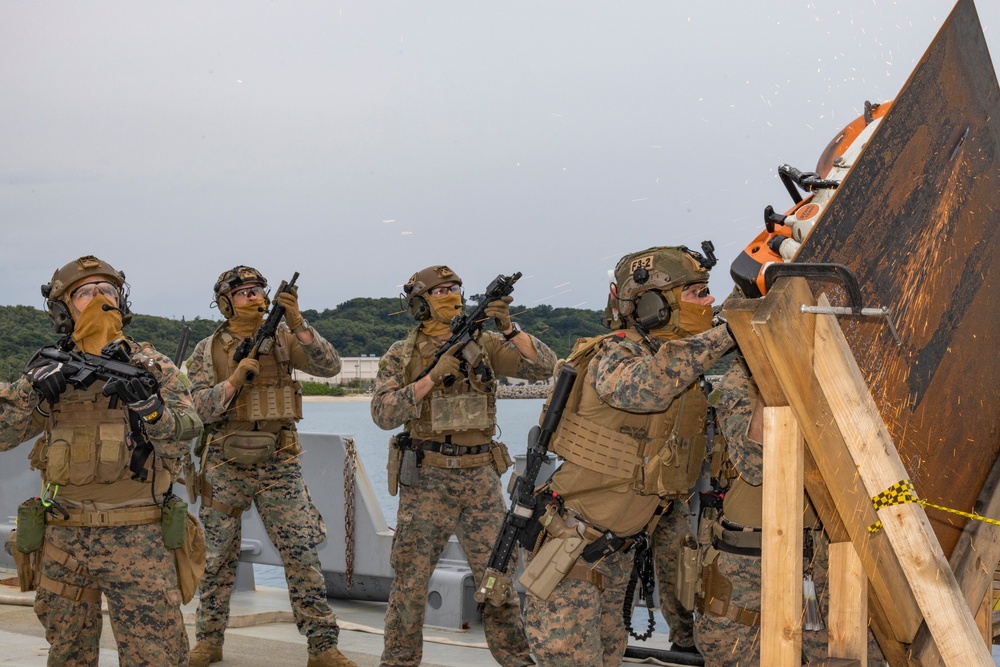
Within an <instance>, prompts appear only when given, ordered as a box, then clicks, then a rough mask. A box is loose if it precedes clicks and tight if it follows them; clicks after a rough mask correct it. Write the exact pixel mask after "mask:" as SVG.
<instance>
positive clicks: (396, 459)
mask: <svg viewBox="0 0 1000 667" xmlns="http://www.w3.org/2000/svg"><path fill="white" fill-rule="evenodd" d="M402 462H403V452H402V451H401V450H400V449H399V447H398V446H397V445H396V436H392V437H391V438H389V463H387V464H386V466H385V470H386V472H387V473H389V495H390V496H395V495H396V494H397V493H399V466H400V464H402Z"/></svg>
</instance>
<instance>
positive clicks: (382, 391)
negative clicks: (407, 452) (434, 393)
mask: <svg viewBox="0 0 1000 667" xmlns="http://www.w3.org/2000/svg"><path fill="white" fill-rule="evenodd" d="M521 335H522V336H523V335H528V337H529V338H531V342H532V344H533V345H534V346H535V355H536V357H535V361H533V362H532V361H528V360H527V359H525V358H524V357H522V356H521V354H520V353H519V352H518V351H517V348H516V347H514V345H512V344H510V343H507V342H506V341H504V339H503V336H501V335H500V334H498V333H494V332H493V331H483V332H481V334H480V339H479V345H480V347H481V348H482V349H483V352H484V353H486V354H487V355H488V356H489V359H490V365H491V366H492V367H493V370H494V372H496V374H497V375H505V376H508V377H515V378H521V379H522V380H527V381H528V382H537V381H545V380H548V379H550V378H551V377H552V369H553V368H554V367H555V363H556V353H555V352H553V351H552V349H551V348H550V347H549V346H548V345H546V344H545V343H543V342H542V341H540V340H538V339H537V338H535V337H534V336H532V335H531V334H528V332H527V331H525V332H522V334H521ZM423 337H424V336H423V334H420V335H419V338H418V340H420V339H422V338H423ZM404 347H405V345H404V341H402V340H398V341H396V342H395V343H393V344H392V345H391V346H390V347H389V350H388V351H387V352H386V353H385V354H384V355H383V356H382V359H381V360H380V361H379V365H378V375H377V376H376V377H375V393H374V396H373V397H372V419H373V420H374V421H375V424H376V425H377V426H378V427H379V428H382V429H385V430H389V429H393V428H397V427H399V426H402V425H403V424H405V423H406V422H408V421H410V420H413V419H417V418H418V417H420V411H421V410H422V409H423V402H421V403H417V402H416V401H414V400H413V385H412V384H409V383H408V382H407V379H406V369H405V368H404V367H403V353H404ZM416 354H417V352H416V351H414V355H416ZM421 370H422V369H421Z"/></svg>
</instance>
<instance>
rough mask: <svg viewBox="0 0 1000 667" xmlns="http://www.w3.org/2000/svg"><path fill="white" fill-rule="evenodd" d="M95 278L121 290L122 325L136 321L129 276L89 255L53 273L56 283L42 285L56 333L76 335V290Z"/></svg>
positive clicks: (52, 281)
mask: <svg viewBox="0 0 1000 667" xmlns="http://www.w3.org/2000/svg"><path fill="white" fill-rule="evenodd" d="M92 276H101V277H102V278H107V279H108V282H109V283H111V284H112V285H114V286H115V287H117V288H118V310H120V311H121V314H122V326H125V325H126V324H128V323H129V322H131V321H132V311H130V310H129V305H130V304H129V300H128V295H129V293H128V284H127V283H126V282H125V274H124V273H123V272H121V271H118V270H116V269H115V267H113V266H111V265H110V264H108V263H107V262H105V261H103V260H100V259H98V258H97V257H94V256H93V255H86V256H84V257H80V258H79V259H75V260H73V261H72V262H70V263H69V264H67V265H66V266H64V267H62V268H61V269H56V272H55V273H53V274H52V280H51V281H49V282H47V283H45V284H44V285H42V296H43V297H45V309H46V310H47V311H48V313H49V318H50V319H51V320H52V325H53V326H54V327H55V330H56V333H60V334H69V333H72V332H73V314H72V313H73V311H72V309H71V308H70V297H71V295H72V293H73V292H72V287H73V286H74V285H76V284H77V283H78V282H80V281H81V280H83V279H85V278H90V277H92Z"/></svg>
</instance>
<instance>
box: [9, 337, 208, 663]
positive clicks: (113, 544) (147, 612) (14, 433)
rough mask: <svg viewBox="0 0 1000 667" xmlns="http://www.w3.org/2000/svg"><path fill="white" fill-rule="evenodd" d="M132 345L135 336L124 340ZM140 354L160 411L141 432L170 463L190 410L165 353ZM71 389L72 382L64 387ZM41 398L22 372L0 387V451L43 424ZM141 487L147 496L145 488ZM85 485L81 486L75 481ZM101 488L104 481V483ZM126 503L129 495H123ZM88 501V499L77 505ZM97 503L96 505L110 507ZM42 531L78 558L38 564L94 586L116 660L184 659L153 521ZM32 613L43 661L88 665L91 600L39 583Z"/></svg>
mask: <svg viewBox="0 0 1000 667" xmlns="http://www.w3.org/2000/svg"><path fill="white" fill-rule="evenodd" d="M129 344H130V345H131V346H132V347H133V348H137V347H138V344H136V343H135V342H134V341H131V340H129ZM143 352H144V354H146V355H147V356H149V357H150V358H151V359H152V360H153V361H155V362H156V363H157V364H159V366H160V368H161V371H162V372H161V373H160V375H159V380H160V394H161V396H162V397H163V402H164V406H165V409H164V415H163V417H162V418H161V419H160V420H159V421H158V422H157V423H156V424H147V425H146V433H147V435H148V436H149V439H150V442H151V443H152V445H153V450H154V451H155V453H156V456H157V457H159V458H160V459H161V460H164V461H167V462H169V461H173V462H174V463H168V465H169V466H170V467H174V468H175V469H176V465H177V464H178V462H179V460H180V458H181V457H183V456H184V455H185V454H187V452H188V442H187V441H179V440H175V439H173V438H175V437H176V434H177V429H178V428H179V427H178V420H179V417H178V415H180V414H181V413H183V412H187V413H189V415H188V416H190V417H191V418H193V417H194V408H193V406H192V403H191V397H190V396H189V394H188V392H187V389H185V387H184V385H183V383H182V382H181V380H180V372H179V371H178V370H177V368H176V367H175V366H174V364H173V363H172V362H171V361H170V359H169V358H168V357H167V356H166V355H163V354H160V353H159V352H156V351H155V350H154V349H153V348H152V347H146V348H145V349H144V350H143ZM73 391H76V390H74V389H73V388H72V387H70V388H68V389H67V392H73ZM40 403H41V399H40V398H39V397H38V395H37V394H36V393H35V392H34V390H33V389H32V388H31V385H30V384H29V383H28V381H27V380H26V379H25V378H24V377H23V376H22V377H21V379H19V380H18V381H16V382H14V383H11V384H9V385H6V386H4V387H2V388H0V451H5V450H8V449H12V448H13V447H16V446H17V445H18V444H20V443H22V442H25V441H27V440H32V439H34V438H35V437H36V436H38V435H39V434H40V433H42V432H43V430H44V429H45V428H46V425H47V421H46V419H45V418H44V417H43V416H42V414H41V413H40V412H39V411H38V410H36V408H39V407H41V409H43V410H44V409H45V408H46V406H44V405H43V406H40ZM123 484H124V485H131V486H137V485H138V484H137V483H136V482H133V481H132V480H120V481H118V482H114V483H112V484H107V485H104V486H106V487H117V486H120V485H123ZM144 486H145V487H146V488H147V490H146V491H145V493H144V494H143V495H144V497H148V498H149V502H148V503H147V504H152V503H153V498H152V496H151V494H150V493H149V490H148V485H144ZM78 488H81V489H85V488H86V487H78ZM109 491H112V489H110V488H109ZM58 499H59V501H60V502H61V503H62V504H63V505H64V506H65V507H68V508H80V507H83V506H84V505H83V504H81V503H77V502H74V500H73V493H72V492H68V493H60V494H59V495H58ZM129 504H130V505H132V506H134V505H135V504H136V503H135V502H134V501H132V502H130V503H129ZM85 506H86V507H87V508H93V507H94V505H93V504H92V503H87V504H86V505H85ZM114 507H116V506H115V505H114V504H110V505H109V504H107V503H102V505H101V509H114ZM45 539H46V541H48V542H51V543H52V544H53V545H54V546H56V547H58V548H60V549H62V550H64V551H66V552H68V553H69V554H70V555H71V556H72V557H73V558H74V559H76V561H77V562H79V563H80V568H79V570H78V571H70V570H68V569H66V568H65V567H64V566H61V565H58V564H56V563H55V562H53V561H52V560H51V559H43V564H42V572H43V574H44V575H45V576H47V577H49V578H51V579H53V580H54V581H56V582H60V583H65V584H70V585H74V586H83V587H86V588H100V589H101V590H102V591H103V592H104V595H105V596H106V597H107V601H108V610H109V617H110V620H111V628H112V630H113V631H114V635H115V639H116V640H117V643H118V653H119V658H120V661H121V663H122V664H123V665H125V664H130V665H132V664H144V665H151V666H155V667H159V666H162V667H186V665H187V664H188V641H187V634H186V633H185V632H184V623H183V619H182V617H181V612H180V605H181V595H180V590H179V589H178V585H177V572H176V570H175V564H174V555H173V553H172V552H170V551H168V550H167V549H166V547H164V546H163V537H162V530H161V528H160V524H159V523H155V524H144V525H138V526H113V527H68V526H47V527H46V529H45ZM35 613H36V614H37V615H38V618H39V620H40V621H41V622H42V625H43V626H44V628H45V636H46V639H47V640H48V641H49V643H50V645H51V646H50V648H49V657H48V664H49V665H53V666H55V665H59V666H60V667H62V666H67V665H68V666H72V667H76V666H81V667H82V666H84V665H87V666H91V667H96V665H97V661H98V650H99V639H100V632H101V625H102V620H101V609H100V604H99V603H91V602H84V601H75V600H70V599H69V598H66V597H62V596H60V595H57V594H55V593H52V592H50V591H47V590H43V589H40V590H39V591H38V593H37V594H36V597H35Z"/></svg>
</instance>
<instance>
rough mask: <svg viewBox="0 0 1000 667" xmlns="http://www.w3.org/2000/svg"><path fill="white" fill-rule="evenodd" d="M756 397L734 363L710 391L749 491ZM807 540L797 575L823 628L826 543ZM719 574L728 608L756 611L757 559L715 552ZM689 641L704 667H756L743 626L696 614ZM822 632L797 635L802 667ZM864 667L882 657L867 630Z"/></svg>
mask: <svg viewBox="0 0 1000 667" xmlns="http://www.w3.org/2000/svg"><path fill="white" fill-rule="evenodd" d="M756 397H757V388H756V385H755V384H754V382H753V380H752V379H751V378H749V373H748V371H747V369H746V367H745V366H744V365H743V364H742V363H741V362H739V361H737V362H734V364H733V366H732V367H731V368H730V370H729V371H728V372H727V373H726V374H725V375H724V376H723V377H722V379H721V380H720V382H719V383H718V384H717V385H716V389H715V391H713V394H712V398H711V399H710V400H711V402H712V403H713V404H714V405H715V410H716V418H717V420H718V423H719V428H720V429H721V432H722V434H723V436H724V437H725V439H726V447H727V452H728V456H729V460H730V462H731V463H732V464H733V466H734V468H735V470H736V473H737V474H739V476H740V477H741V478H742V479H743V480H745V481H746V482H748V483H749V484H751V485H754V486H760V485H761V484H762V483H763V481H764V457H763V444H762V443H760V442H756V441H754V440H752V439H751V438H750V437H749V436H748V434H747V432H748V429H749V426H750V419H751V416H752V414H753V409H754V404H755V401H756ZM806 539H809V540H811V541H812V546H813V549H812V560H811V561H809V560H806V559H805V557H804V558H803V572H806V573H811V574H812V578H813V582H814V584H815V586H816V595H817V597H818V599H819V605H820V613H821V614H822V617H823V622H824V626H825V625H826V618H827V615H828V612H829V602H830V600H829V588H828V586H827V570H828V568H829V557H828V550H827V545H828V540H827V537H826V534H825V533H823V532H822V531H807V532H806ZM717 563H718V568H719V573H720V574H721V575H722V576H723V577H726V578H727V579H728V580H729V581H730V583H731V584H732V587H733V588H732V595H731V598H730V602H729V604H730V605H736V606H738V607H742V608H744V609H750V610H754V611H757V610H760V589H761V570H760V566H761V559H760V558H759V557H754V556H739V555H735V554H730V553H724V552H720V553H719V554H718V558H717ZM695 640H696V644H697V647H698V650H699V652H700V653H701V654H702V656H703V657H704V658H705V667H759V666H760V627H759V626H747V625H742V624H740V623H736V622H735V621H731V620H729V619H728V618H723V617H720V616H714V615H712V614H708V613H700V612H698V613H696V620H695ZM827 643H828V636H827V631H826V629H824V630H821V631H818V632H816V631H806V630H803V632H802V659H803V663H806V662H808V661H810V660H815V661H818V660H822V659H823V658H826V657H827ZM868 656H869V658H868V664H869V665H872V666H873V667H874V666H875V665H881V664H883V657H882V653H881V651H880V650H879V649H878V645H877V643H876V642H875V638H874V635H873V634H872V632H871V630H869V631H868Z"/></svg>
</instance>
